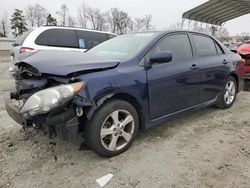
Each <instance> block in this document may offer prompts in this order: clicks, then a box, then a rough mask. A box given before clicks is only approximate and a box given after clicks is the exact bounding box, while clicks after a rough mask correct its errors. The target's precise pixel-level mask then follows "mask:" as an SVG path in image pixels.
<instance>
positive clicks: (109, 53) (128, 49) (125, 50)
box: [87, 33, 156, 60]
mask: <svg viewBox="0 0 250 188" xmlns="http://www.w3.org/2000/svg"><path fill="white" fill-rule="evenodd" d="M155 34H156V33H135V34H126V35H121V36H118V37H115V38H113V39H110V40H108V41H106V42H103V43H101V44H99V45H97V46H96V47H94V48H92V49H91V50H89V51H88V52H87V53H89V54H94V55H97V56H101V57H108V58H114V59H119V60H128V59H131V58H133V57H135V56H136V54H138V53H139V52H140V51H141V50H142V49H143V48H144V47H145V46H146V45H147V44H148V43H149V42H150V41H151V39H152V38H154V37H155Z"/></svg>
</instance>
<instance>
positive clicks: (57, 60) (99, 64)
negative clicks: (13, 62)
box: [22, 50, 119, 76]
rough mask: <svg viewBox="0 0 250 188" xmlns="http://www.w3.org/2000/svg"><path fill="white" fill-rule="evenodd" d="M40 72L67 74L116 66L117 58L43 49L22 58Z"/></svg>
mask: <svg viewBox="0 0 250 188" xmlns="http://www.w3.org/2000/svg"><path fill="white" fill-rule="evenodd" d="M22 62H25V63H27V64H30V65H31V66H33V67H35V68H36V69H37V70H38V71H39V72H40V73H42V74H52V75H59V76H67V75H68V74H71V73H75V72H80V71H88V70H100V69H106V68H112V67H116V66H117V65H118V64H119V60H112V59H107V58H103V57H97V56H94V55H92V54H87V53H83V52H74V51H56V50H49V51H47V50H43V51H37V52H36V53H34V54H33V55H31V56H29V57H27V58H25V59H23V60H22Z"/></svg>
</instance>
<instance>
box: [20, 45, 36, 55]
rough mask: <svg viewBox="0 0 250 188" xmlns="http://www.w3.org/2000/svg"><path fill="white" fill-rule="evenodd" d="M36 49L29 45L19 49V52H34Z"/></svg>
mask: <svg viewBox="0 0 250 188" xmlns="http://www.w3.org/2000/svg"><path fill="white" fill-rule="evenodd" d="M34 50H35V49H34V48H29V47H21V48H20V50H19V53H20V54H21V53H23V52H32V51H34Z"/></svg>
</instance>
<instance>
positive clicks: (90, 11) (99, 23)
mask: <svg viewBox="0 0 250 188" xmlns="http://www.w3.org/2000/svg"><path fill="white" fill-rule="evenodd" d="M86 13H87V18H88V21H89V23H90V25H91V29H95V30H104V29H105V24H106V18H105V17H106V15H105V14H103V13H102V12H101V11H100V9H97V8H92V7H87V12H86Z"/></svg>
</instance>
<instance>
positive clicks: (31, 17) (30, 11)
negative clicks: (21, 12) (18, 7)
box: [25, 5, 35, 27]
mask: <svg viewBox="0 0 250 188" xmlns="http://www.w3.org/2000/svg"><path fill="white" fill-rule="evenodd" d="M25 17H26V19H27V22H28V23H29V24H30V26H31V27H34V26H35V7H34V6H32V5H29V6H28V7H27V8H26V9H25Z"/></svg>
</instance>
